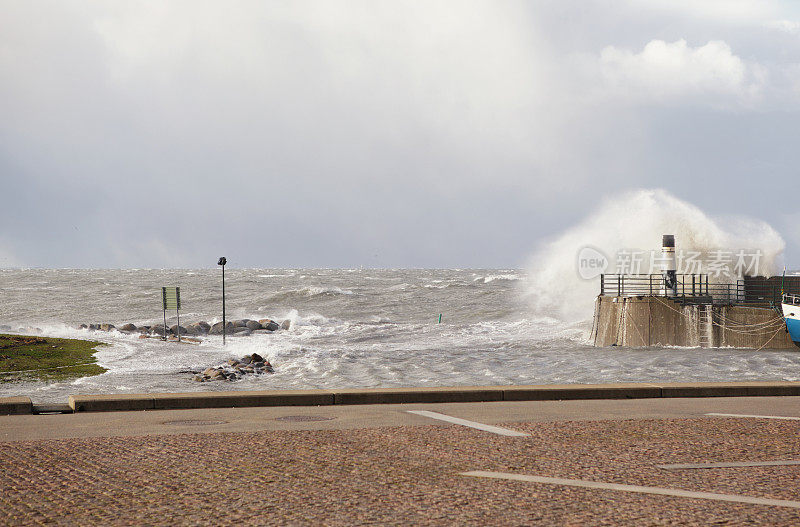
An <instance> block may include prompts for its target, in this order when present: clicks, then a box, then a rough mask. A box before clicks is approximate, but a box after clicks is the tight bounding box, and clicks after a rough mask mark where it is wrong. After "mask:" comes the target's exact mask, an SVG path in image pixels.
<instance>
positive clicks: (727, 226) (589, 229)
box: [525, 189, 785, 321]
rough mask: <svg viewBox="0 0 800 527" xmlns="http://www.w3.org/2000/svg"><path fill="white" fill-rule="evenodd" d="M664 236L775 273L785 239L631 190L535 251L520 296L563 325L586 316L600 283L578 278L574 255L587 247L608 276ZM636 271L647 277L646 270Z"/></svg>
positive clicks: (747, 222) (658, 193) (748, 222)
mask: <svg viewBox="0 0 800 527" xmlns="http://www.w3.org/2000/svg"><path fill="white" fill-rule="evenodd" d="M665 233H669V234H674V235H675V241H676V245H677V249H678V250H679V251H681V250H692V251H697V252H700V253H702V254H704V255H707V254H711V253H713V252H714V251H719V250H727V251H737V250H742V249H746V250H753V251H760V253H759V257H758V273H759V274H762V275H767V276H770V275H772V274H775V273H777V272H778V271H779V269H780V268H781V266H782V258H783V250H784V247H785V242H784V241H783V238H781V236H780V234H778V232H777V231H775V229H773V228H772V227H771V226H770V225H768V224H767V223H765V222H763V221H760V220H756V219H752V218H745V217H735V218H730V217H726V218H712V217H711V216H709V215H708V214H706V213H705V212H703V211H702V210H700V209H699V208H698V207H696V206H694V205H692V204H691V203H687V202H686V201H683V200H680V199H678V198H677V197H675V196H673V195H672V194H670V193H669V192H667V191H665V190H661V189H655V190H635V191H631V192H627V193H624V194H622V195H618V196H615V197H614V198H609V199H606V200H604V201H603V203H602V204H601V205H600V207H599V208H598V209H597V210H596V211H594V213H592V214H591V215H590V216H589V217H587V218H586V219H584V220H583V221H582V222H581V223H579V224H578V225H576V226H574V227H572V228H570V229H568V230H567V231H566V232H564V233H562V234H561V235H560V236H558V237H557V238H556V239H554V240H551V241H549V242H546V243H544V244H543V245H542V246H541V247H539V248H538V250H537V251H536V252H535V254H534V255H533V257H532V258H531V260H530V261H531V264H530V265H529V266H528V268H529V278H528V280H527V283H526V292H525V293H526V296H527V297H528V298H529V299H530V302H531V304H532V306H533V308H534V309H535V310H536V311H537V312H538V313H547V314H550V315H558V316H560V317H561V318H564V319H565V320H570V321H576V320H586V319H590V318H591V316H592V305H593V303H594V299H595V297H596V296H597V294H598V293H599V288H600V285H599V278H597V277H593V278H591V279H589V278H587V277H586V275H584V277H582V276H581V275H580V274H579V272H578V255H579V253H580V252H581V250H582V249H584V248H587V247H589V248H591V249H590V251H593V252H595V253H596V254H599V256H601V257H602V256H605V257H606V258H607V260H608V265H609V266H608V269H606V271H605V272H607V273H615V272H618V270H617V268H616V265H615V259H616V256H617V255H619V254H624V252H627V253H630V252H633V251H641V252H643V253H644V252H646V253H647V260H648V261H649V254H650V253H649V251H650V250H652V249H657V248H658V247H659V242H660V240H661V237H662V235H663V234H665ZM616 263H617V264H618V263H619V262H616ZM621 272H628V273H630V272H634V271H633V270H626V271H621ZM640 272H642V273H648V272H649V265H643V266H642V268H641V271H640ZM653 272H659V271H653ZM679 272H681V271H679ZM702 272H706V270H705V268H704V269H703V270H702ZM734 279H735V278H734Z"/></svg>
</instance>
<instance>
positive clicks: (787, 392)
mask: <svg viewBox="0 0 800 527" xmlns="http://www.w3.org/2000/svg"><path fill="white" fill-rule="evenodd" d="M792 395H794V396H800V382H780V381H776V382H758V381H753V382H734V383H725V382H716V383H715V382H708V383H622V384H561V385H534V386H456V387H438V388H376V389H351V390H283V391H282V390H273V391H251V392H245V391H241V392H236V391H232V392H195V393H158V394H131V395H72V396H70V398H69V406H70V407H71V408H72V409H73V411H75V412H102V411H128V410H168V409H185V408H234V407H253V406H327V405H349V404H410V403H447V402H493V401H555V400H570V399H647V398H668V397H669V398H671V397H748V396H749V397H752V396H792ZM31 411H32V405H31V401H30V399H28V398H27V397H14V398H8V399H0V414H4V413H5V414H8V413H12V412H13V413H31Z"/></svg>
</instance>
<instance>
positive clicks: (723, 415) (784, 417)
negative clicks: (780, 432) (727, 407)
mask: <svg viewBox="0 0 800 527" xmlns="http://www.w3.org/2000/svg"><path fill="white" fill-rule="evenodd" d="M706 415H713V416H715V417H752V418H754V419H784V420H786V421H800V417H786V416H781V415H747V414H718V413H713V412H712V413H708V414H706Z"/></svg>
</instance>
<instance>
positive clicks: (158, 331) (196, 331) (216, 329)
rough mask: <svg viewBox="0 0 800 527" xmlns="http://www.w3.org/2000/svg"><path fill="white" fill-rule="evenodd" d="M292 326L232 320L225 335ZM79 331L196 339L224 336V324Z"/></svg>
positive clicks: (97, 327)
mask: <svg viewBox="0 0 800 527" xmlns="http://www.w3.org/2000/svg"><path fill="white" fill-rule="evenodd" d="M291 325H292V321H291V320H284V321H283V322H282V323H280V324H279V323H278V322H275V321H274V320H272V319H269V318H262V319H261V320H250V319H248V318H244V319H241V320H232V321H230V322H228V323H227V324H225V326H224V329H225V334H226V335H228V336H233V337H246V336H248V335H253V334H259V333H272V332H274V331H279V330H284V331H285V330H288V329H289V328H290V327H291ZM78 329H85V330H87V331H119V332H120V333H141V334H142V335H157V336H161V337H163V336H170V335H173V336H174V335H177V334H178V329H180V334H181V335H182V336H188V337H196V336H202V335H222V332H223V331H222V330H223V324H222V322H217V323H216V324H213V325H212V324H209V323H208V322H205V321H200V322H193V323H191V324H188V325H186V326H183V325H182V326H180V328H179V327H178V325H177V324H176V325H174V326H170V327H164V324H154V325H143V326H136V325H135V324H131V323H128V324H125V325H123V326H120V327H116V326H115V325H114V324H81V325H80V326H78Z"/></svg>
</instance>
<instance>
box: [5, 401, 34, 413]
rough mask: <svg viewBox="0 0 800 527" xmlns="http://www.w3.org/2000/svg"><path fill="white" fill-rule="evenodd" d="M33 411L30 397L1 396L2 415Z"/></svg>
mask: <svg viewBox="0 0 800 527" xmlns="http://www.w3.org/2000/svg"><path fill="white" fill-rule="evenodd" d="M31 413H33V403H32V402H31V399H30V397H5V398H0V415H24V414H31Z"/></svg>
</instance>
